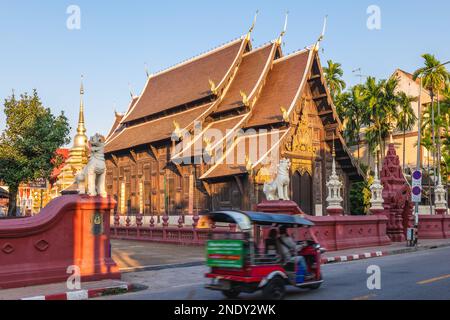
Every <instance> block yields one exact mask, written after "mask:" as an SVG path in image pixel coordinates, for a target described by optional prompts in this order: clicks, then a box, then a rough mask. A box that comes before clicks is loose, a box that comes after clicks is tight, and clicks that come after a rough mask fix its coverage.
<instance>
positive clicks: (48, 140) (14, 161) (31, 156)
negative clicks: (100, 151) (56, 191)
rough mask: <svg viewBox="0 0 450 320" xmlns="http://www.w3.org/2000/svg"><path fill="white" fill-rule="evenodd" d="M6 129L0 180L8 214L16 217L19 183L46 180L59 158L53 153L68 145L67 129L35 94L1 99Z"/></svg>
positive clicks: (0, 145) (0, 140)
mask: <svg viewBox="0 0 450 320" xmlns="http://www.w3.org/2000/svg"><path fill="white" fill-rule="evenodd" d="M4 108H5V109H4V112H5V115H6V129H5V131H4V132H3V133H2V134H1V136H0V181H3V182H4V183H5V184H6V185H7V186H8V187H9V209H8V215H10V216H14V215H15V214H16V197H17V192H18V189H19V185H20V184H21V183H25V182H29V181H32V180H35V179H37V178H44V179H48V178H49V177H50V174H51V172H52V171H53V169H54V166H55V163H58V161H55V159H57V158H58V157H59V155H57V154H56V150H57V149H58V148H60V147H61V146H63V145H64V144H67V143H69V142H70V139H69V137H68V136H69V132H70V127H69V124H68V121H67V118H66V117H65V116H64V114H63V113H61V115H59V116H57V117H55V116H54V115H53V114H52V113H51V111H50V109H47V108H45V107H44V106H43V105H42V102H41V101H40V99H39V97H38V94H37V91H36V90H33V94H32V95H28V94H27V93H24V94H21V95H20V98H19V99H17V98H16V96H15V94H14V93H13V94H12V95H11V97H9V98H7V99H5V102H4Z"/></svg>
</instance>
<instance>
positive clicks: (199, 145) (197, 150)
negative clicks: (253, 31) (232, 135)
mask: <svg viewBox="0 0 450 320" xmlns="http://www.w3.org/2000/svg"><path fill="white" fill-rule="evenodd" d="M244 117H245V115H241V116H236V117H233V118H228V119H225V120H220V121H215V122H212V123H210V124H209V125H204V127H203V130H202V132H201V134H200V135H199V136H197V137H196V138H195V139H193V140H192V141H191V143H190V144H186V145H184V146H183V145H180V148H181V147H183V148H184V149H183V150H181V149H179V150H178V151H179V154H177V155H175V157H174V158H180V157H181V158H183V157H191V156H200V155H202V154H203V150H204V148H205V147H206V143H205V142H204V138H205V137H208V138H211V145H212V146H214V145H215V144H217V143H218V142H219V141H220V140H223V141H225V136H226V134H227V133H228V132H229V131H228V130H231V129H234V128H235V127H236V126H237V125H238V124H239V123H240V122H241V121H242V120H243V119H244ZM206 132H207V133H206ZM216 132H217V137H214V138H212V137H213V135H214V134H215V133H216ZM205 133H206V134H205ZM219 133H220V134H219ZM221 138H222V139H221Z"/></svg>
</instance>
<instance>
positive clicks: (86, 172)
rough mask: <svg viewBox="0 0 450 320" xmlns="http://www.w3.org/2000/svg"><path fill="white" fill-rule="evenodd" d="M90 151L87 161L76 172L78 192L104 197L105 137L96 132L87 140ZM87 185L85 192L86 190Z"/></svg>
mask: <svg viewBox="0 0 450 320" xmlns="http://www.w3.org/2000/svg"><path fill="white" fill-rule="evenodd" d="M89 145H90V146H91V153H90V155H89V161H88V163H87V165H86V166H85V167H84V168H83V170H82V171H81V172H80V173H78V174H77V176H76V177H75V181H76V183H77V185H78V192H79V194H88V195H90V196H93V197H94V196H97V195H99V196H101V197H106V190H105V176H106V165H105V155H104V152H105V151H104V149H105V137H103V136H102V135H100V134H98V133H97V134H96V135H95V136H93V137H91V139H90V140H89ZM86 185H87V192H86Z"/></svg>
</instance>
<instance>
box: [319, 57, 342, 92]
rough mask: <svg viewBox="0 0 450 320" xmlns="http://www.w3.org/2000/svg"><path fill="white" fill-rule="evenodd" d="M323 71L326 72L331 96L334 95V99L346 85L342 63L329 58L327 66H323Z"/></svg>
mask: <svg viewBox="0 0 450 320" xmlns="http://www.w3.org/2000/svg"><path fill="white" fill-rule="evenodd" d="M323 71H324V73H325V79H326V81H327V84H328V89H330V93H331V96H332V97H333V100H335V99H336V97H337V96H338V95H339V94H341V93H342V91H344V89H345V87H346V84H345V81H344V80H342V76H343V75H344V71H343V70H342V65H341V64H340V63H337V62H333V60H328V61H327V66H326V67H324V68H323Z"/></svg>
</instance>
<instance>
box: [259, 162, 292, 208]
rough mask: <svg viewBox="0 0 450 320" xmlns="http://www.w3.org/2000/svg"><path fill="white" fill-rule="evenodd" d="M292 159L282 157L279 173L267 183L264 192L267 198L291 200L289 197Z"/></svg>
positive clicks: (271, 199) (270, 199)
mask: <svg viewBox="0 0 450 320" xmlns="http://www.w3.org/2000/svg"><path fill="white" fill-rule="evenodd" d="M290 167H291V161H289V159H281V161H280V163H279V164H278V173H277V177H276V179H275V180H274V181H272V182H270V183H265V184H264V188H263V192H264V194H265V195H266V198H267V200H269V201H273V200H290V199H289V169H290Z"/></svg>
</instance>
